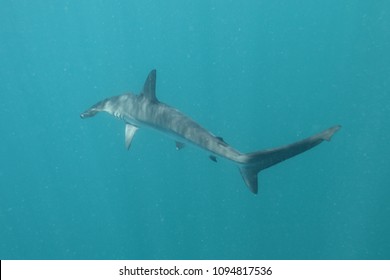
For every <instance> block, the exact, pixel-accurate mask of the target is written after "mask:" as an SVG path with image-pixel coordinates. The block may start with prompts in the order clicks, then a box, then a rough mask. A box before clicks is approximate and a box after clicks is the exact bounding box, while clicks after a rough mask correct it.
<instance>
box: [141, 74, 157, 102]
mask: <svg viewBox="0 0 390 280" xmlns="http://www.w3.org/2000/svg"><path fill="white" fill-rule="evenodd" d="M141 95H143V96H145V97H146V98H147V99H149V100H151V101H153V102H158V100H157V98H156V70H155V69H153V70H152V71H150V73H149V75H148V77H147V78H146V81H145V84H144V88H143V90H142V93H141Z"/></svg>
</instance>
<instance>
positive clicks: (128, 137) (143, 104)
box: [80, 70, 341, 194]
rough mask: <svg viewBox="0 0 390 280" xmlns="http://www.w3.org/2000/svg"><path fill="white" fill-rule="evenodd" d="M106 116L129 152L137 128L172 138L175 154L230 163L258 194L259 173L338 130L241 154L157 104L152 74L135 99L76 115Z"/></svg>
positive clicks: (112, 99)
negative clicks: (116, 124)
mask: <svg viewBox="0 0 390 280" xmlns="http://www.w3.org/2000/svg"><path fill="white" fill-rule="evenodd" d="M99 112H107V113H109V114H111V115H113V116H115V117H117V118H119V119H121V120H123V121H124V122H125V145H126V148H127V149H129V148H130V145H131V142H132V140H133V138H134V135H135V133H136V132H137V130H138V129H139V128H140V127H149V128H152V129H155V130H158V131H160V132H162V133H164V134H168V135H170V136H173V138H174V139H175V140H176V148H177V149H178V150H179V149H181V148H183V147H184V145H185V143H190V144H193V145H195V146H198V147H200V148H201V149H203V150H206V151H207V152H209V153H210V154H211V155H210V159H211V160H213V161H215V162H216V161H217V156H218V157H222V158H226V159H228V160H230V161H233V162H234V163H236V164H237V165H238V168H239V170H240V173H241V175H242V178H243V179H244V181H245V184H246V185H247V186H248V188H249V190H250V191H251V192H252V193H254V194H257V193H258V179H257V175H258V173H259V172H260V171H262V170H264V169H266V168H268V167H271V166H273V165H275V164H277V163H279V162H282V161H284V160H286V159H289V158H291V157H293V156H296V155H298V154H300V153H303V152H305V151H307V150H309V149H311V148H313V147H315V146H317V145H318V144H320V143H321V142H323V141H324V140H326V141H330V139H331V137H332V136H333V134H334V133H336V132H337V131H338V130H339V129H340V128H341V126H340V125H336V126H333V127H330V128H328V129H326V130H324V131H322V132H320V133H318V134H315V135H313V136H311V137H308V138H306V139H303V140H301V141H298V142H295V143H292V144H289V145H286V146H282V147H277V148H273V149H266V150H261V151H256V152H252V153H241V152H239V151H238V150H236V149H234V148H233V147H231V146H230V145H229V144H228V143H226V142H225V140H224V139H223V138H222V137H218V136H215V135H214V134H212V133H211V132H210V131H208V130H207V129H205V128H203V127H202V126H201V125H199V124H198V123H197V122H195V121H194V120H192V119H191V118H190V117H188V116H186V115H185V114H183V113H182V112H180V111H179V110H177V109H176V108H173V107H171V106H169V105H167V104H164V103H162V102H160V101H159V100H158V99H157V97H156V70H152V71H151V72H150V73H149V75H148V77H147V78H146V81H145V84H144V87H143V90H142V91H141V93H140V94H139V95H135V94H132V93H129V94H123V95H119V96H114V97H110V98H107V99H104V100H103V101H100V102H98V103H96V104H95V105H93V106H92V107H91V108H89V109H88V110H86V111H85V112H84V113H82V114H81V115H80V117H81V118H82V119H85V118H90V117H93V116H95V115H96V114H97V113H99Z"/></svg>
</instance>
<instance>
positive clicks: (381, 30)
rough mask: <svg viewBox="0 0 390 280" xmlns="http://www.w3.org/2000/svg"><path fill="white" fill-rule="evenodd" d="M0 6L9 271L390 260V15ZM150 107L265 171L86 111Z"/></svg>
mask: <svg viewBox="0 0 390 280" xmlns="http://www.w3.org/2000/svg"><path fill="white" fill-rule="evenodd" d="M0 3H1V9H0V35H1V39H0V62H1V67H0V97H1V110H0V119H1V123H0V131H1V138H0V143H1V145H0V240H1V241H0V259H389V258H390V160H389V157H390V147H389V144H390V95H389V94H390V51H389V50H390V29H389V27H390V2H389V1H385V0H376V1H364V0H345V1H338V0H328V1H309V0H301V1H299V0H296V1H288V0H277V1H275V0H251V1H249V0H248V1H229V0H214V1H213V0H210V1H206V0H203V1H195V0H192V1H189V0H167V1H152V0H143V1H130V0H128V1H124V0H123V1H118V0H117V1H116V0H114V1H113V0H100V1H47V0H46V1H27V0H14V1H11V0H2V1H1V2H0ZM154 68H156V69H157V97H158V98H159V99H160V100H161V101H162V102H164V103H167V104H169V105H171V106H174V107H176V108H178V109H179V110H180V111H182V112H184V113H186V114H187V115H189V116H191V117H192V118H193V119H194V120H196V121H197V122H199V123H200V124H201V125H203V126H204V127H206V128H207V129H209V130H210V131H212V132H213V133H214V134H216V135H218V136H222V137H224V139H225V140H226V141H227V142H228V143H229V144H230V145H232V146H233V147H235V148H237V149H238V150H240V151H242V152H250V151H255V150H260V149H265V148H272V147H276V146H280V145H284V144H289V143H291V142H295V141H297V140H300V139H303V138H305V137H307V136H310V135H312V134H315V133H318V132H320V131H322V130H324V129H326V128H328V127H330V126H333V125H336V124H341V125H342V129H341V130H340V131H339V132H338V133H337V134H336V135H335V136H334V137H333V139H332V141H331V142H329V143H328V142H325V143H323V144H321V145H320V146H318V147H316V148H314V149H313V150H310V151H308V152H306V153H304V154H302V155H299V156H297V157H294V158H292V159H290V160H288V161H286V162H283V163H281V164H279V165H277V166H274V167H272V168H270V169H267V170H265V171H263V172H261V174H259V194H258V195H253V194H252V193H251V192H250V191H249V190H248V189H247V187H246V186H245V183H244V181H243V180H242V178H241V176H240V174H239V172H238V168H237V167H236V166H235V165H234V164H232V163H231V162H228V161H226V160H223V159H220V160H218V163H214V162H212V161H210V159H208V154H207V153H205V152H204V151H202V150H200V149H198V148H194V147H186V148H185V149H182V150H180V151H176V150H175V145H174V142H173V141H172V139H170V138H168V137H166V136H165V135H163V134H160V133H158V132H155V131H152V130H147V129H142V130H139V131H138V133H137V135H136V136H135V139H134V141H133V144H132V147H131V149H130V151H126V149H125V147H124V124H123V122H122V121H120V120H117V119H115V118H113V117H112V116H109V115H108V114H99V115H98V116H96V117H95V118H92V119H87V120H82V119H81V118H80V113H82V112H83V111H84V110H86V109H87V108H89V107H90V106H91V105H93V104H95V103H96V102H98V101H100V100H102V99H105V98H107V97H110V96H113V95H119V94H123V93H126V92H134V93H138V92H139V91H140V90H141V88H142V86H143V83H144V81H145V78H146V76H147V74H148V73H149V71H150V70H151V69H154Z"/></svg>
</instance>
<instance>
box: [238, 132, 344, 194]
mask: <svg viewBox="0 0 390 280" xmlns="http://www.w3.org/2000/svg"><path fill="white" fill-rule="evenodd" d="M340 128H341V126H339V125H337V126H333V127H331V128H329V129H327V130H325V131H323V132H320V133H318V134H315V135H313V136H311V137H309V138H306V139H304V140H301V141H298V142H295V143H293V144H290V145H286V146H282V147H278V148H274V149H268V150H263V151H258V152H253V153H248V154H242V159H241V160H240V162H242V165H241V166H240V172H241V175H242V178H243V179H244V181H245V184H246V185H247V186H248V188H249V189H250V191H251V192H252V193H255V194H256V193H257V192H258V182H257V174H258V173H259V172H260V171H261V170H263V169H266V168H268V167H271V166H273V165H275V164H277V163H279V162H282V161H284V160H286V159H289V158H291V157H293V156H296V155H298V154H300V153H303V152H305V151H307V150H309V149H311V148H313V147H315V146H317V145H318V144H320V143H321V142H323V141H324V140H326V141H330V139H331V138H332V136H333V134H335V133H336V132H337V131H338V130H339V129H340Z"/></svg>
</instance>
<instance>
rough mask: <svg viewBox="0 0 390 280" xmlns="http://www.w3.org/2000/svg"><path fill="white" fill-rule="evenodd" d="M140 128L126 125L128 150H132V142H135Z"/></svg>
mask: <svg viewBox="0 0 390 280" xmlns="http://www.w3.org/2000/svg"><path fill="white" fill-rule="evenodd" d="M137 129H138V127H136V126H134V125H131V124H128V123H127V124H126V127H125V145H126V149H130V145H131V141H132V140H133V137H134V135H135V133H136V131H137Z"/></svg>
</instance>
